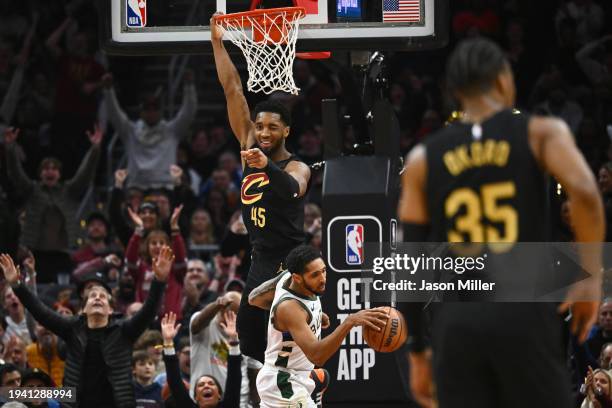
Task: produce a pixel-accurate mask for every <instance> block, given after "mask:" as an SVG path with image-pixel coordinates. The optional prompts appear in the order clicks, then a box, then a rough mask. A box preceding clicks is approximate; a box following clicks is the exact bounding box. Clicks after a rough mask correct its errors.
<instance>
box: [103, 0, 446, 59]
mask: <svg viewBox="0 0 612 408" xmlns="http://www.w3.org/2000/svg"><path fill="white" fill-rule="evenodd" d="M252 2H253V3H255V2H256V0H98V6H99V7H100V8H101V10H100V13H101V15H102V16H103V24H101V29H102V30H103V33H102V36H103V38H104V44H103V45H104V48H105V50H106V51H107V52H109V53H110V54H118V55H160V54H179V53H207V52H211V51H212V47H211V45H210V29H209V26H208V25H209V20H210V17H211V16H212V14H213V13H214V12H215V11H217V10H219V11H223V12H225V13H236V12H240V11H247V10H250V9H251V3H252ZM264 2H265V7H266V8H270V7H282V6H291V5H297V6H301V7H305V8H306V10H307V16H306V18H304V19H303V20H302V21H301V24H300V31H299V37H298V40H297V50H298V51H329V50H332V51H333V50H356V51H357V50H363V51H376V50H418V49H428V48H437V47H440V46H443V45H444V44H446V42H447V39H448V25H449V21H448V20H449V16H448V0H264Z"/></svg>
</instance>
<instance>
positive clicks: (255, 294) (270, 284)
mask: <svg viewBox="0 0 612 408" xmlns="http://www.w3.org/2000/svg"><path fill="white" fill-rule="evenodd" d="M286 273H289V272H288V271H285V272H281V273H279V274H278V275H276V276H275V277H274V278H272V279H268V280H267V281H265V282H264V283H262V284H261V285H259V286H257V287H256V288H255V289H253V290H252V291H251V293H249V304H250V305H251V306H257V307H259V308H260V309H264V310H270V308H271V307H272V301H273V300H274V294H275V293H276V285H277V284H278V282H279V281H280V280H281V278H282V277H283V276H285V274H286Z"/></svg>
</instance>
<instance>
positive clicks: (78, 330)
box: [0, 246, 174, 408]
mask: <svg viewBox="0 0 612 408" xmlns="http://www.w3.org/2000/svg"><path fill="white" fill-rule="evenodd" d="M173 261H174V255H173V254H172V250H171V249H170V248H169V247H167V246H166V247H163V248H162V249H161V250H160V251H159V254H158V256H157V258H156V259H155V261H154V262H153V273H154V275H155V278H154V280H153V282H152V283H151V290H150V291H149V296H148V297H147V299H146V302H145V304H144V305H143V307H142V308H141V309H140V311H139V312H138V313H136V314H135V315H134V316H133V317H132V318H130V319H121V320H116V319H114V318H113V317H112V314H113V309H112V307H111V302H112V297H111V294H110V290H109V288H108V287H105V286H103V285H102V284H100V285H97V286H93V287H92V288H90V289H89V291H88V293H87V298H86V299H85V301H84V305H83V312H82V314H81V315H80V316H78V317H76V316H75V317H64V316H61V315H59V314H57V313H56V312H54V311H53V310H51V309H49V308H48V307H47V306H45V305H44V304H43V303H42V302H41V301H40V300H39V299H38V298H37V297H36V296H34V295H33V294H32V293H31V292H30V291H29V290H28V289H27V288H26V287H25V286H24V285H23V284H22V283H21V281H20V277H19V272H18V268H16V267H15V264H14V263H13V260H12V258H11V257H10V256H8V255H6V254H2V255H0V268H2V270H3V272H4V277H5V279H6V281H7V282H8V283H9V284H10V285H11V287H12V288H13V290H14V291H15V294H16V295H17V296H18V297H19V298H20V299H21V301H22V302H23V304H24V306H25V307H26V308H27V309H28V310H29V311H30V312H31V313H32V315H33V316H34V318H35V319H36V320H37V321H39V322H40V324H42V325H43V326H45V327H46V328H48V329H49V330H50V331H52V332H53V333H55V334H56V335H58V336H59V337H60V338H62V339H64V340H65V341H66V346H67V347H66V349H67V356H66V368H65V375H64V384H63V385H64V386H65V387H76V389H77V392H76V398H77V402H76V403H66V404H65V406H66V407H68V408H75V407H79V408H81V407H82V408H89V407H96V408H115V407H132V406H134V389H133V386H132V367H131V361H132V358H131V357H132V350H133V345H134V342H135V341H136V339H137V338H138V337H139V336H140V334H142V332H144V330H145V329H146V328H147V327H148V326H149V325H150V324H151V323H152V321H153V319H154V318H155V314H156V312H157V309H158V307H159V304H160V302H161V298H162V296H163V292H164V288H165V284H166V281H167V280H168V277H169V275H170V269H171V267H172V263H173Z"/></svg>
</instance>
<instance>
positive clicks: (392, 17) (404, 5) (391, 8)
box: [383, 0, 421, 23]
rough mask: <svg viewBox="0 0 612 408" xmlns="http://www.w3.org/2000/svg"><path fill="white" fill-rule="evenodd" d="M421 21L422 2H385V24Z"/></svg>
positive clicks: (398, 0) (397, 0)
mask: <svg viewBox="0 0 612 408" xmlns="http://www.w3.org/2000/svg"><path fill="white" fill-rule="evenodd" d="M419 21H421V0H383V23H406V22H408V23H412V22H419Z"/></svg>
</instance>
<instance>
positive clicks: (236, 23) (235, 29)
mask: <svg viewBox="0 0 612 408" xmlns="http://www.w3.org/2000/svg"><path fill="white" fill-rule="evenodd" d="M305 15H306V10H305V9H304V8H303V7H282V8H274V9H258V10H252V11H245V12H241V13H233V14H225V15H218V16H215V23H216V24H217V25H219V26H221V27H223V28H224V29H225V30H227V31H228V32H229V33H230V34H231V37H230V40H231V41H232V42H233V43H234V44H235V45H236V46H237V47H238V48H240V49H241V50H242V53H243V54H244V57H245V58H246V60H247V68H248V71H249V79H248V81H247V89H248V90H249V91H251V92H264V93H266V94H270V93H272V92H274V91H284V92H289V93H292V94H294V95H297V93H298V91H299V90H300V89H299V88H298V87H297V86H295V82H294V81H293V72H292V71H293V60H294V59H295V42H296V40H297V37H298V28H299V20H300V19H301V18H303V17H304V16H305Z"/></svg>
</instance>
